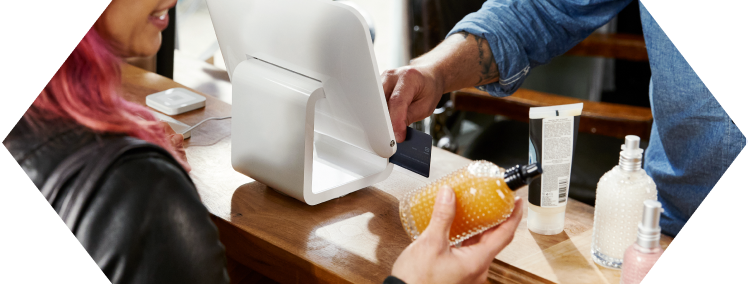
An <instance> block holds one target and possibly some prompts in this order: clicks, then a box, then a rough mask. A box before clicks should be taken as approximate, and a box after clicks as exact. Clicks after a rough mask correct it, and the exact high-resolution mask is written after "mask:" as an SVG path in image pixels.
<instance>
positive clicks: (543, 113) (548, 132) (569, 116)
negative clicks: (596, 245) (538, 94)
mask: <svg viewBox="0 0 748 284" xmlns="http://www.w3.org/2000/svg"><path fill="white" fill-rule="evenodd" d="M583 106H584V105H583V104H582V103H578V104H570V105H559V106H549V107H533V108H530V149H529V161H530V163H531V164H532V163H537V162H539V163H540V165H541V167H542V168H543V175H542V176H541V177H540V178H538V179H535V180H534V181H533V182H532V183H530V185H529V194H528V198H527V201H528V204H529V206H528V215H527V228H528V229H529V230H530V231H532V232H533V233H536V234H541V235H556V234H560V233H561V232H563V230H564V217H565V215H566V203H567V201H568V199H569V183H570V177H571V162H572V156H573V155H574V146H575V145H576V142H577V132H578V130H579V116H580V115H581V114H582V107H583Z"/></svg>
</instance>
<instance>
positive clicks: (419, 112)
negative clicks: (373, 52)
mask: <svg viewBox="0 0 748 284" xmlns="http://www.w3.org/2000/svg"><path fill="white" fill-rule="evenodd" d="M382 86H383V87H384V94H385V97H386V98H387V106H388V107H389V109H390V120H391V121H392V130H393V131H394V132H395V140H396V141H397V142H398V143H400V142H403V140H405V131H406V128H407V127H408V125H410V124H411V123H413V122H416V121H419V120H422V119H424V118H426V117H428V116H429V115H431V113H433V112H434V109H435V108H436V104H437V103H439V99H441V95H442V93H443V92H442V88H441V83H440V82H438V81H437V80H436V79H435V78H434V74H433V73H431V72H429V71H428V69H426V68H418V67H413V66H405V67H400V68H398V69H390V70H387V71H384V73H382Z"/></svg>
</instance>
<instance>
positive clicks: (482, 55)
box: [463, 34, 499, 86]
mask: <svg viewBox="0 0 748 284" xmlns="http://www.w3.org/2000/svg"><path fill="white" fill-rule="evenodd" d="M468 35H469V36H470V37H472V38H473V39H475V43H476V45H477V46H478V65H479V66H480V76H479V77H478V82H477V83H476V84H475V85H476V86H479V85H485V84H488V83H492V82H495V81H497V80H498V79H499V68H498V66H497V65H496V60H495V59H494V56H493V53H492V52H491V46H490V45H489V44H488V41H486V39H485V38H482V37H478V36H475V35H472V34H468ZM463 36H465V38H467V36H466V35H464V34H463Z"/></svg>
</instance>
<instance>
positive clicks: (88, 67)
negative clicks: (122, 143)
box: [29, 28, 189, 168]
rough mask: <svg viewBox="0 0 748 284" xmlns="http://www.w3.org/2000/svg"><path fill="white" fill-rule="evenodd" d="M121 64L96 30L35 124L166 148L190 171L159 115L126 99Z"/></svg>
mask: <svg viewBox="0 0 748 284" xmlns="http://www.w3.org/2000/svg"><path fill="white" fill-rule="evenodd" d="M121 63H122V60H121V59H120V58H119V57H117V56H116V55H115V54H114V53H113V52H112V51H111V50H110V45H109V44H108V43H107V42H106V41H105V40H104V39H102V38H101V37H100V36H99V34H98V33H97V32H96V31H95V30H94V29H93V28H91V29H90V30H89V31H88V33H87V34H86V36H85V37H83V40H81V42H80V43H79V44H78V46H77V47H76V48H75V50H73V52H72V53H71V54H70V56H69V57H68V58H67V60H65V63H63V64H62V67H60V69H59V70H57V73H56V74H55V75H54V77H52V80H50V81H49V83H48V84H47V86H46V87H44V90H42V92H41V94H39V97H37V98H36V100H35V101H34V104H33V105H32V108H31V109H29V115H30V118H32V120H33V119H34V118H43V119H66V120H72V121H74V122H76V123H78V124H80V125H83V126H85V127H87V128H89V129H91V130H93V131H94V132H98V133H110V134H111V133H116V134H125V135H128V136H132V137H136V138H139V139H142V140H145V141H148V142H151V143H153V144H156V145H159V146H161V147H162V148H164V149H166V151H168V152H169V153H170V154H171V155H172V156H173V157H174V158H175V159H176V160H177V161H178V162H179V163H180V164H181V165H182V166H183V167H184V168H189V166H188V165H187V164H186V161H184V160H182V159H181V158H180V156H179V155H177V154H176V149H175V148H174V146H173V145H172V143H171V142H170V140H169V138H168V137H166V134H165V132H164V126H163V125H162V124H161V123H160V122H158V121H157V120H156V118H155V117H154V116H153V114H151V113H150V111H148V109H146V108H145V107H143V106H141V105H138V104H135V103H131V102H128V101H125V100H124V99H123V98H122V97H121V96H120V92H121V86H122V82H121V80H122V76H121V72H120V64H121Z"/></svg>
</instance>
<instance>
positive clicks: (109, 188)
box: [74, 149, 227, 283]
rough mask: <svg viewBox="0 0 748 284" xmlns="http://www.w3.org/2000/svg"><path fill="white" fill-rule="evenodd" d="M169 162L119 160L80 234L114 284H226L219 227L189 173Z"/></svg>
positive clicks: (129, 155) (138, 157) (152, 156)
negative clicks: (123, 282) (131, 283)
mask: <svg viewBox="0 0 748 284" xmlns="http://www.w3.org/2000/svg"><path fill="white" fill-rule="evenodd" d="M167 155H168V154H166V153H164V152H159V151H150V150H148V149H140V150H133V151H128V152H126V153H125V154H123V155H122V156H120V157H119V158H118V159H117V160H116V161H115V162H114V163H112V165H111V166H110V168H109V169H108V170H107V172H106V174H105V175H104V176H103V177H102V179H101V180H100V181H99V184H100V186H99V187H98V189H97V192H96V194H95V195H94V196H91V197H90V200H89V204H88V206H87V209H86V211H85V213H84V214H83V216H81V219H80V224H81V226H79V227H77V228H76V231H75V232H74V233H75V235H76V237H78V239H79V240H80V241H81V244H82V245H83V246H84V247H85V248H86V250H87V251H88V252H89V253H90V254H91V257H92V258H93V259H94V260H95V261H96V262H97V263H99V265H100V267H102V270H103V271H104V273H105V274H106V275H107V276H108V277H109V279H110V280H111V281H112V283H117V282H119V281H118V280H123V281H124V279H125V278H127V279H132V280H133V281H129V280H128V281H125V282H134V283H163V282H168V283H171V282H174V283H177V282H178V283H222V282H227V276H226V274H225V269H224V267H225V259H224V257H225V256H224V252H223V246H222V245H221V244H220V242H219V240H218V232H217V230H216V227H215V226H214V225H213V223H212V222H211V220H210V218H209V213H208V211H207V209H206V208H205V207H204V206H203V204H202V202H201V201H200V197H199V195H198V194H197V190H196V189H195V186H194V185H193V183H192V181H191V180H190V178H189V176H188V175H187V173H186V172H185V171H184V170H183V169H182V168H181V166H180V165H179V164H178V163H177V162H176V161H175V160H174V159H173V158H171V157H170V156H167ZM102 244H107V245H106V246H102ZM112 256H116V257H114V258H112ZM143 267H148V269H142V268H143ZM122 271H127V272H126V273H124V274H123V273H122ZM125 275H127V276H125Z"/></svg>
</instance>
